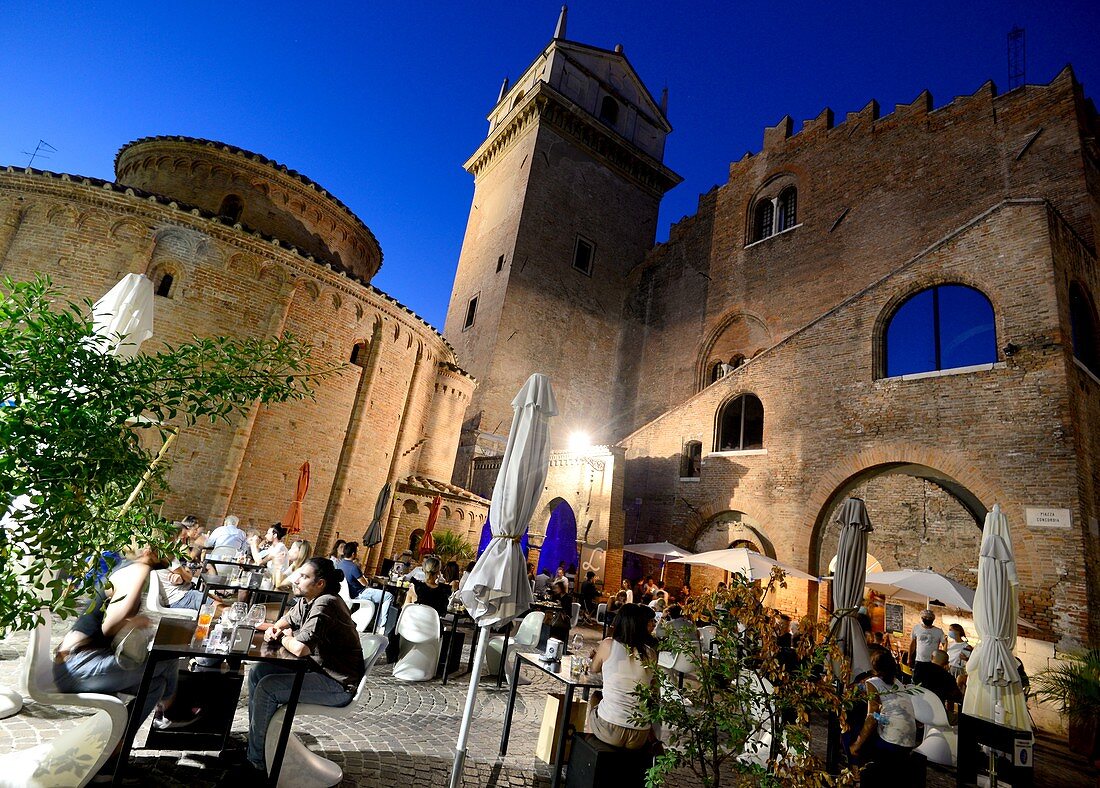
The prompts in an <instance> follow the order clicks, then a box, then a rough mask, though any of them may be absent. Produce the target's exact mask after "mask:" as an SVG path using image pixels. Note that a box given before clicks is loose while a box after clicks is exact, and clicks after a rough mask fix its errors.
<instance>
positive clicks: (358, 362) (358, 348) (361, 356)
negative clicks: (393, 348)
mask: <svg viewBox="0 0 1100 788" xmlns="http://www.w3.org/2000/svg"><path fill="white" fill-rule="evenodd" d="M369 351H370V345H369V344H368V343H366V342H356V343H355V344H354V345H352V348H351V357H350V358H349V359H348V362H349V363H351V364H354V365H355V366H357V367H365V366H366V365H367V354H368V352H369Z"/></svg>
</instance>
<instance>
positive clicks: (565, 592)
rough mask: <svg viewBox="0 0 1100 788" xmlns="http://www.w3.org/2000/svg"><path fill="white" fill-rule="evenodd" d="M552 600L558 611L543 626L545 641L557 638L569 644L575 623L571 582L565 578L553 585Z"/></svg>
mask: <svg viewBox="0 0 1100 788" xmlns="http://www.w3.org/2000/svg"><path fill="white" fill-rule="evenodd" d="M550 598H551V599H552V600H553V601H554V603H556V604H557V606H558V609H557V610H555V611H554V612H553V613H551V614H550V615H549V616H548V617H547V619H546V623H545V624H544V625H543V626H544V628H545V629H546V632H545V633H544V638H543V639H544V640H545V639H547V638H557V639H558V640H560V641H562V642H563V643H567V642H569V630H570V628H571V627H572V622H573V595H572V594H570V593H569V581H568V580H566V579H565V578H564V577H563V578H560V579H558V580H555V581H554V582H553V583H551V584H550Z"/></svg>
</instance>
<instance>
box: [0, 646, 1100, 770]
mask: <svg viewBox="0 0 1100 788" xmlns="http://www.w3.org/2000/svg"><path fill="white" fill-rule="evenodd" d="M59 628H60V629H61V630H62V631H64V629H65V627H64V625H62V626H61V627H59ZM57 629H58V628H55V631H56V630H57ZM586 635H588V637H587V638H586V639H587V640H588V642H590V643H592V642H594V641H595V637H596V633H595V632H586ZM26 641H27V638H26V634H25V633H17V634H15V635H13V636H11V637H9V638H7V639H6V640H4V641H3V642H0V684H4V685H7V686H11V687H17V686H18V684H19V680H18V674H19V672H20V670H21V662H22V655H23V653H24V652H25V649H26ZM371 675H372V678H371V679H370V682H369V692H368V694H367V695H366V696H365V697H366V700H365V702H363V703H362V704H361V706H360V708H359V709H358V710H357V711H356V712H354V713H353V714H352V715H351V716H350V717H347V718H344V719H342V720H335V719H328V718H324V717H320V718H319V717H309V716H303V717H299V718H298V719H296V720H295V722H294V730H295V732H296V733H297V734H298V735H299V737H300V738H301V739H302V741H303V742H304V743H305V744H306V745H307V746H309V747H310V748H311V749H313V750H315V751H318V752H320V753H322V754H323V755H325V757H327V758H330V759H332V760H333V761H335V762H337V763H339V764H340V765H341V766H342V768H343V770H344V780H343V782H342V783H341V785H343V786H371V787H374V786H377V787H378V788H391V787H392V788H410V787H411V786H415V787H416V788H436V787H437V786H446V785H447V784H448V781H449V775H450V771H451V762H452V759H453V756H454V746H455V740H456V738H457V736H458V727H459V722H460V719H461V713H462V708H463V705H464V703H465V697H466V689H467V687H468V677H466V676H462V677H459V678H458V679H457V680H453V681H448V683H447V686H446V687H444V686H442V684H441V683H440V682H439V681H432V682H426V683H418V684H406V683H404V682H398V681H395V680H394V679H393V677H392V675H391V670H390V668H389V666H386V665H380V666H376V667H375V669H374V671H373V672H372V674H371ZM554 689H555V682H554V681H553V680H552V679H549V678H545V679H540V678H538V677H536V678H535V680H534V682H533V683H532V684H530V685H523V686H521V688H520V691H519V695H518V698H517V701H516V709H515V714H514V716H513V723H512V734H511V739H510V743H509V748H508V756H507V757H506V758H503V759H498V758H497V750H498V747H499V744H500V734H501V728H502V725H503V716H504V708H505V704H506V703H507V700H508V696H507V692H506V690H503V689H502V690H498V689H497V688H496V685H495V682H491V681H489V680H484V681H482V683H481V688H480V691H479V694H478V707H477V712H476V715H475V719H474V723H473V725H472V727H471V734H470V742H469V746H468V751H467V752H468V755H467V762H466V768H465V776H464V780H463V785H464V786H468V787H469V788H474V787H475V786H478V787H480V786H502V787H503V786H509V787H510V786H515V787H516V788H520V787H521V786H522V787H526V786H539V787H540V788H541V787H542V786H548V785H549V783H550V769H549V767H548V766H547V765H546V764H544V763H542V762H541V761H539V760H537V759H536V758H535V757H534V752H535V743H536V740H537V738H538V730H539V723H540V719H541V716H542V708H543V702H544V699H545V695H546V693H547V692H549V691H552V690H554ZM81 713H82V712H81V711H80V710H72V709H65V708H51V707H43V706H39V705H37V704H35V703H33V702H32V703H29V704H28V705H27V707H26V708H24V710H23V711H22V712H20V713H19V714H18V715H16V716H15V717H11V718H9V719H7V720H2V721H0V753H4V752H8V751H9V750H14V749H23V748H25V747H31V746H33V745H35V744H38V743H40V742H42V741H46V740H48V739H49V738H50V737H51V736H52V735H53V734H54V733H55V732H57V731H60V730H63V729H64V728H66V727H68V726H70V725H72V721H73V720H74V719H76V718H77V717H78V716H80V714H81ZM247 730H248V711H247V702H246V701H245V700H244V699H243V698H242V703H241V705H240V706H239V707H238V709H237V714H236V717H235V718H234V721H233V729H232V731H233V736H234V738H236V739H239V740H240V741H242V742H243V740H244V736H245V734H246V732H247ZM821 734H822V735H821V736H819V737H817V738H822V737H823V735H824V729H823V728H822V729H821ZM144 738H145V730H144V729H143V730H142V731H141V732H139V734H138V739H137V743H138V745H140V744H141V743H142V742H143V741H144ZM1035 760H1036V763H1038V764H1040V768H1039V769H1038V770H1037V773H1036V778H1037V780H1036V785H1038V786H1047V785H1049V786H1058V788H1077V787H1078V786H1081V787H1082V788H1084V786H1090V785H1097V784H1098V783H1097V782H1096V777H1095V772H1094V771H1092V770H1090V769H1088V768H1087V764H1085V763H1084V762H1079V761H1076V760H1075V759H1073V758H1072V757H1071V756H1070V755H1069V754H1068V753H1067V752H1065V751H1064V750H1059V749H1057V748H1055V749H1051V747H1050V745H1046V746H1045V749H1044V746H1042V745H1041V746H1040V747H1039V748H1038V750H1037V753H1036V759H1035ZM132 763H133V768H132V769H131V771H130V773H131V774H133V775H134V776H135V777H136V780H137V782H138V783H140V784H142V785H157V786H168V787H169V788H196V787H197V786H217V785H222V784H226V781H224V780H222V777H223V774H224V772H225V769H226V766H225V764H224V763H223V762H221V761H220V760H219V759H218V758H217V757H216V756H215V755H214V754H209V753H180V752H176V751H158V750H149V749H135V750H134V757H133V760H132ZM695 784H696V782H695V781H694V779H692V778H691V777H689V776H686V775H684V776H680V777H677V778H675V779H673V780H670V781H669V783H668V785H669V788H675V787H676V786H684V787H685V788H686V787H687V786H692V785H695ZM927 785H928V786H930V787H931V788H948V787H949V786H953V785H954V775H953V774H947V773H946V772H942V771H937V770H935V769H930V771H929V779H928V783H927Z"/></svg>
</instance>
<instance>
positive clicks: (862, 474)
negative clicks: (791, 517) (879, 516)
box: [808, 447, 1006, 575]
mask: <svg viewBox="0 0 1100 788" xmlns="http://www.w3.org/2000/svg"><path fill="white" fill-rule="evenodd" d="M888 474H897V475H905V476H911V477H915V478H918V479H923V480H925V481H927V482H929V483H931V484H933V485H935V486H936V487H938V488H940V489H942V490H944V491H946V492H947V493H948V494H949V495H951V496H952V497H953V498H954V499H955V500H957V501H958V502H959V504H960V505H961V506H962V507H963V508H964V509H965V510H966V512H967V513H968V514H969V515H970V517H971V518H972V519H973V521H974V524H975V526H976V527H977V528H979V529H980V528H981V525H982V522H983V521H984V519H985V515H986V512H987V511H988V510H989V507H990V506H992V505H993V503H994V502H995V501H1003V500H1006V498H1005V497H1004V496H1003V494H1002V493H1001V491H1000V490H998V489H997V488H996V487H995V486H994V485H992V484H991V483H990V482H989V481H988V480H987V479H985V478H984V477H983V476H982V475H981V474H980V473H978V471H977V469H976V468H974V466H973V465H972V464H970V463H968V462H967V461H966V460H963V459H961V458H958V457H955V456H953V455H951V454H950V453H948V452H943V451H940V450H937V449H931V448H927V447H920V448H910V449H908V450H905V449H899V448H891V447H879V448H875V449H871V450H868V451H866V452H861V453H859V454H856V455H853V456H852V457H849V458H846V459H844V460H842V461H840V462H837V463H836V464H834V465H833V467H832V468H831V469H830V470H829V471H828V472H826V473H825V474H824V475H823V477H822V479H821V481H820V482H819V483H818V486H817V488H816V489H815V491H814V492H813V494H812V495H811V497H810V500H809V501H808V504H809V511H811V512H816V514H815V519H814V523H813V529H812V531H811V536H810V544H809V556H808V558H809V561H808V563H809V567H808V571H809V572H810V573H811V574H818V575H820V574H821V572H822V567H821V566H820V565H819V564H820V561H821V555H820V553H821V546H822V537H823V535H824V533H825V529H826V527H827V526H828V516H829V513H830V512H831V511H832V509H833V508H834V506H835V505H836V504H837V503H838V502H839V501H840V500H842V499H843V498H844V497H846V496H847V495H849V494H850V493H851V492H852V491H853V490H855V489H856V488H857V487H859V486H860V485H862V484H864V483H866V482H867V481H869V480H871V479H874V478H875V477H879V476H884V475H888ZM826 560H827V557H826ZM974 560H975V562H976V561H977V552H976V551H975V555H974Z"/></svg>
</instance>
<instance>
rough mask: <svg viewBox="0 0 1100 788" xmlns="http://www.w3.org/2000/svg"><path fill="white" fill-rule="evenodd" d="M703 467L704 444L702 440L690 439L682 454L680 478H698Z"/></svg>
mask: <svg viewBox="0 0 1100 788" xmlns="http://www.w3.org/2000/svg"><path fill="white" fill-rule="evenodd" d="M702 468H703V444H702V443H701V442H700V441H688V442H687V443H685V444H684V448H683V451H682V453H681V455H680V478H681V479H698V478H699V473H700V472H701V471H702Z"/></svg>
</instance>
